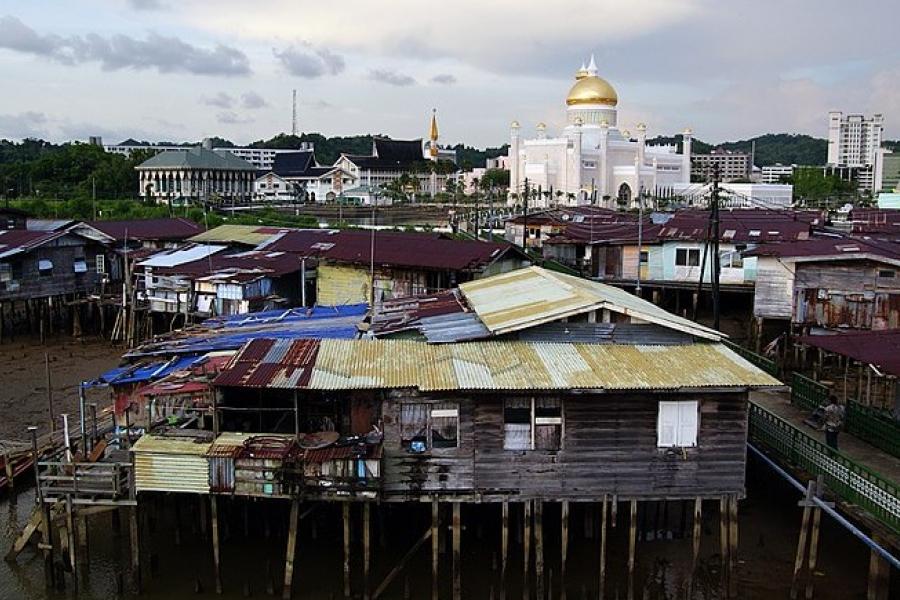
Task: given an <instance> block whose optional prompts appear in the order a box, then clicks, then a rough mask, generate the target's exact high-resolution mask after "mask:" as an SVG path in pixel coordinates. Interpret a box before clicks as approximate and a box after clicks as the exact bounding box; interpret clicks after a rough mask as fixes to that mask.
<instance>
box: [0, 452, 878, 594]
mask: <svg viewBox="0 0 900 600" xmlns="http://www.w3.org/2000/svg"><path fill="white" fill-rule="evenodd" d="M749 475H750V477H749V481H748V483H749V496H748V498H747V499H746V500H744V501H742V502H741V505H740V547H739V557H740V560H739V565H738V572H737V576H738V582H739V583H738V587H739V590H740V597H741V598H751V599H756V598H758V599H768V598H784V597H787V594H788V590H789V588H790V579H791V572H792V567H793V557H794V550H795V546H794V544H795V542H796V535H797V530H798V527H799V522H800V511H799V509H798V508H797V507H796V500H797V499H798V498H797V495H796V494H795V493H794V491H793V490H792V489H790V488H788V487H787V486H785V485H783V484H782V483H781V482H780V481H779V480H777V479H776V478H775V476H773V475H771V474H770V473H768V472H767V471H766V467H765V466H764V465H760V464H756V463H755V462H753V461H751V465H750V473H749ZM33 506H34V505H33V496H32V494H31V492H30V490H24V491H20V494H19V496H18V498H17V502H11V501H9V499H5V500H3V502H2V504H0V552H2V553H4V554H5V552H6V551H7V549H8V547H9V546H10V544H11V543H12V539H13V537H14V535H15V532H16V531H17V530H18V529H19V528H20V527H21V526H22V524H23V523H24V522H25V521H26V519H27V518H28V515H29V514H30V511H31V510H32V508H33ZM220 506H221V509H220V514H221V515H222V516H221V518H222V524H221V532H222V536H223V541H222V565H223V586H224V594H223V596H222V597H223V598H243V597H246V596H245V594H247V593H248V592H249V593H250V594H252V595H253V596H255V597H265V596H266V594H267V590H273V591H274V592H275V593H276V594H280V590H281V579H282V573H283V560H284V551H285V543H286V542H285V538H286V532H285V529H286V523H287V512H288V511H287V505H286V503H284V502H280V501H256V502H253V501H250V502H247V501H244V500H239V499H223V500H222V501H221V504H220ZM142 511H143V515H144V517H143V520H142V535H143V557H142V559H143V566H144V570H143V593H142V594H141V596H140V597H142V598H151V599H156V598H160V599H162V598H171V599H176V600H178V599H182V598H184V599H186V598H192V597H196V590H198V589H199V590H201V591H202V592H203V593H204V595H207V596H214V586H213V576H212V555H211V543H210V541H209V539H208V531H207V532H204V531H203V530H202V529H201V526H200V519H199V515H200V511H199V503H198V500H197V499H196V498H194V497H190V496H177V497H176V496H163V495H158V496H150V497H149V498H148V499H147V500H146V502H145V503H144V505H143V508H142ZM445 511H446V512H445V513H444V517H445V519H446V521H447V522H448V523H449V516H450V515H449V509H448V508H447V507H445ZM428 513H429V507H428V506H427V505H418V504H417V505H406V506H386V505H383V506H382V507H379V508H376V509H375V510H373V535H372V545H373V566H372V582H373V586H375V585H377V584H378V583H379V582H380V581H381V580H382V579H383V578H384V577H385V575H386V574H387V573H388V572H389V571H390V570H391V569H392V568H393V566H394V565H395V564H396V561H397V560H398V559H399V558H400V557H401V556H402V555H403V554H404V553H405V552H406V550H407V549H408V548H410V547H411V545H412V544H413V543H414V542H415V541H416V540H417V539H418V538H419V537H420V536H421V535H422V533H424V532H425V530H426V528H427V526H428V519H429V515H428ZM666 514H667V515H668V518H666ZM360 515H361V510H360V509H359V508H358V507H354V509H353V512H352V513H351V518H352V523H353V524H354V528H353V533H352V544H353V545H352V548H353V552H352V562H351V568H352V572H353V580H352V585H353V591H354V594H356V593H359V592H360V591H361V589H362V587H361V586H362V580H361V571H362V551H361V535H360V531H359V528H358V525H359V524H360V523H361V516H360ZM571 515H572V516H571V522H570V523H571V525H570V531H571V533H570V536H571V538H570V539H571V542H570V545H569V562H568V568H567V577H566V588H567V591H568V597H569V598H575V599H580V598H582V597H591V598H595V597H597V578H598V572H597V560H598V556H599V541H598V539H597V535H596V534H597V533H598V530H599V525H598V524H597V516H598V515H597V514H596V507H594V509H593V511H592V516H593V521H591V520H590V519H588V520H587V525H588V527H587V529H588V530H589V531H590V533H591V535H590V537H588V536H586V533H588V531H586V517H585V508H584V506H583V505H573V508H572V512H571ZM462 519H463V525H464V531H463V535H462V554H463V563H462V585H463V592H464V594H463V595H464V597H466V598H491V597H494V598H499V597H500V596H499V576H498V575H499V565H498V561H499V551H500V543H499V540H500V534H499V527H498V523H499V507H497V506H482V507H466V508H465V509H464V510H463V513H462ZM511 520H512V521H514V522H516V523H517V524H518V522H519V521H520V520H521V512H520V507H518V506H513V507H512V508H511ZM176 523H177V525H176ZM301 523H302V525H301V530H300V540H299V545H298V562H297V565H296V570H295V579H294V589H295V597H296V598H310V599H316V600H319V599H321V600H326V599H331V598H341V597H343V575H342V573H343V571H342V527H341V518H340V511H339V509H338V508H337V507H335V506H319V507H318V508H316V509H315V510H313V511H312V512H311V513H310V514H309V515H308V516H307V517H306V518H305V519H304V520H303V521H301ZM544 525H545V532H546V533H545V540H544V555H545V557H546V558H545V560H546V567H545V568H546V585H548V586H550V585H552V594H549V595H548V597H552V598H558V597H560V588H559V584H560V576H559V573H560V565H559V555H560V552H559V548H560V521H559V508H558V506H555V505H549V504H548V505H545V511H544ZM822 525H823V527H822V536H821V540H820V547H819V550H820V551H819V563H818V566H817V569H816V574H815V577H814V579H815V591H816V597H817V598H823V599H831V598H834V599H837V598H858V597H864V595H865V583H866V573H867V559H868V553H867V551H866V550H865V549H864V548H863V546H862V545H861V544H860V543H859V542H857V541H856V540H855V539H854V538H852V537H851V536H850V535H849V534H847V533H846V532H844V531H843V530H842V529H840V528H839V527H837V526H836V525H834V523H832V522H831V521H830V520H829V519H828V518H827V516H826V517H825V518H823V522H822ZM638 529H639V531H641V532H642V533H641V536H640V537H639V540H638V543H637V555H636V556H637V560H636V571H635V586H636V587H635V590H636V591H635V597H636V598H649V599H657V598H682V597H684V596H683V595H682V593H681V592H680V590H681V589H683V585H684V582H685V577H686V574H687V572H688V570H689V568H688V566H689V563H690V553H691V541H690V539H689V537H690V534H689V532H690V515H689V514H688V515H687V517H686V533H687V535H686V536H685V537H684V538H683V539H678V536H679V535H680V530H681V515H680V507H679V506H678V505H677V503H669V505H668V508H667V509H666V508H665V507H662V506H661V507H660V510H659V511H656V510H655V508H651V509H647V510H642V511H641V513H640V514H639V527H638ZM89 530H90V535H89V538H90V539H89V551H88V553H89V566H88V567H83V568H82V569H81V572H80V574H79V576H78V578H77V582H78V583H77V585H78V588H77V589H75V587H74V584H73V578H72V577H70V576H67V578H66V582H67V589H66V590H65V591H54V592H51V591H48V590H47V589H46V588H45V585H44V577H43V564H42V562H41V560H40V558H39V556H38V555H37V553H36V551H35V550H34V549H32V548H28V549H26V550H25V551H24V552H23V554H22V555H21V556H20V558H19V560H18V561H17V562H16V563H14V564H8V563H5V562H2V563H0V598H4V599H6V598H25V599H29V600H30V599H34V600H37V599H45V598H79V599H85V600H87V599H91V600H94V599H101V598H102V599H104V600H106V599H109V598H114V597H116V594H117V590H118V589H119V585H122V586H123V588H124V589H123V592H124V593H123V595H124V596H125V597H133V596H134V588H133V582H132V578H131V577H130V574H129V568H128V561H129V556H130V550H129V548H130V547H129V545H128V527H127V520H125V519H124V518H123V519H122V523H121V529H120V533H119V534H117V533H116V532H115V528H114V527H113V520H112V518H111V516H110V515H109V514H105V515H95V516H92V517H90V519H89ZM609 532H610V538H609V547H608V552H609V555H608V556H609V562H608V588H607V597H608V598H615V597H617V596H616V593H617V592H618V597H622V598H624V597H625V593H626V588H627V577H626V572H627V568H626V561H627V547H628V541H627V505H625V504H622V505H620V507H619V514H618V522H617V527H615V528H611V529H610V530H609ZM718 532H719V529H718V515H717V514H716V505H715V503H709V504H706V505H704V520H703V536H702V544H701V564H700V568H699V574H698V576H697V578H696V580H695V584H694V587H695V594H694V597H695V598H710V599H712V598H719V597H720V595H719V576H720V571H719V556H718V547H717V546H718ZM670 536H671V537H672V538H674V539H669V538H670ZM449 538H450V535H449V531H448V530H447V529H443V530H442V550H443V551H444V553H443V555H442V558H441V562H442V566H441V569H442V572H441V589H442V597H446V596H447V595H449V593H450V564H451V556H452V555H451V551H450V548H449V546H448V544H449V541H450V539H449ZM82 559H83V557H82ZM82 564H84V561H83V562H82ZM508 569H509V579H508V588H507V596H508V597H510V598H519V597H522V581H523V577H522V575H521V573H522V546H521V532H520V528H519V527H512V528H511V534H510V562H509V566H508ZM118 574H122V575H121V578H119V577H117V575H118ZM531 586H532V587H534V582H533V581H532V583H531ZM405 589H406V590H408V596H407V597H409V598H424V597H428V596H429V595H430V589H431V583H430V543H426V544H425V545H423V546H422V548H421V549H420V550H418V552H417V553H416V554H415V555H414V556H413V558H412V560H411V561H410V563H409V565H408V567H407V569H406V570H405V571H404V573H403V574H402V575H401V576H400V577H398V578H397V579H396V580H395V581H394V583H393V584H391V585H390V586H389V587H388V588H387V590H386V592H385V595H384V597H386V598H403V597H404V590H405ZM585 594H586V596H585ZM532 597H533V596H532Z"/></svg>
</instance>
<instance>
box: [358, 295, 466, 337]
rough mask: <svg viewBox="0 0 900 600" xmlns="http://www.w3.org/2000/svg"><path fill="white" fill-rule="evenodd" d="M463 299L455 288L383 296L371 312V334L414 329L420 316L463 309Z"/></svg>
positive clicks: (443, 313)
mask: <svg viewBox="0 0 900 600" xmlns="http://www.w3.org/2000/svg"><path fill="white" fill-rule="evenodd" d="M467 311H468V308H467V306H466V304H465V300H463V298H462V297H461V294H460V293H459V290H458V289H453V290H447V291H445V292H438V293H437V294H432V295H430V296H411V297H406V298H393V299H390V300H385V301H384V302H383V303H382V304H381V307H380V308H379V309H378V310H377V311H375V313H374V315H372V331H373V332H374V333H375V335H387V334H389V333H396V332H398V331H405V330H407V329H415V328H417V326H418V325H419V323H420V321H421V319H423V318H427V317H436V316H440V315H452V314H456V313H463V312H467Z"/></svg>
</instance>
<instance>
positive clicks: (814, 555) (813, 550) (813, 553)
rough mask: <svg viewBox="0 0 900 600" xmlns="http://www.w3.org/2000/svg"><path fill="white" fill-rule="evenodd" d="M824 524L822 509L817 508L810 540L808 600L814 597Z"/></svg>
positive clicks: (813, 517) (807, 578) (814, 511)
mask: <svg viewBox="0 0 900 600" xmlns="http://www.w3.org/2000/svg"><path fill="white" fill-rule="evenodd" d="M821 522H822V509H821V508H819V507H818V506H816V507H815V508H813V509H812V535H811V536H810V539H809V563H808V564H807V577H806V600H812V597H813V579H814V578H815V572H816V561H817V559H818V556H819V525H820V524H821Z"/></svg>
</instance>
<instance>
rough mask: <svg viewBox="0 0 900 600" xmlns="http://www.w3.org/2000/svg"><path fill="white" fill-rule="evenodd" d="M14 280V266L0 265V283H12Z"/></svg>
mask: <svg viewBox="0 0 900 600" xmlns="http://www.w3.org/2000/svg"><path fill="white" fill-rule="evenodd" d="M12 278H13V276H12V265H9V264H6V263H0V283H6V282H7V281H11V280H12Z"/></svg>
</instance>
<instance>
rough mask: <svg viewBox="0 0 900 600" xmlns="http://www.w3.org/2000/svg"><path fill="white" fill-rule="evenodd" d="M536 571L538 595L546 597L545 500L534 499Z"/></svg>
mask: <svg viewBox="0 0 900 600" xmlns="http://www.w3.org/2000/svg"><path fill="white" fill-rule="evenodd" d="M534 572H535V575H536V576H537V586H536V591H537V597H538V598H539V599H540V600H543V598H544V501H543V500H535V501H534Z"/></svg>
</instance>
